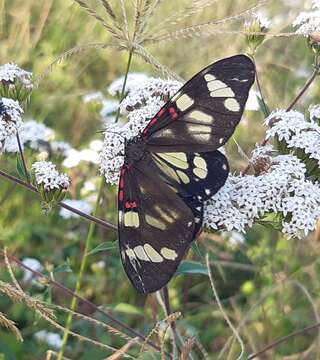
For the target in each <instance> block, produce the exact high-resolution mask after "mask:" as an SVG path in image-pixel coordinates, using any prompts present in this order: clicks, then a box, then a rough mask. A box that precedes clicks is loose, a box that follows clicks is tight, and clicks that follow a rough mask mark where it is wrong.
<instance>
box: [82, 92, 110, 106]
mask: <svg viewBox="0 0 320 360" xmlns="http://www.w3.org/2000/svg"><path fill="white" fill-rule="evenodd" d="M104 99H105V97H104V95H103V94H102V92H101V91H95V92H92V93H89V94H87V95H85V96H84V97H83V102H84V103H91V102H98V103H101V102H102V101H103V100H104Z"/></svg>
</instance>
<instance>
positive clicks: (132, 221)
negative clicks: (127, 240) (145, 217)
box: [123, 211, 140, 228]
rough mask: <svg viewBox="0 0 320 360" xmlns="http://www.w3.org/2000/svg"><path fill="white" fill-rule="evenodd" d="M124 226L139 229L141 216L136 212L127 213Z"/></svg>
mask: <svg viewBox="0 0 320 360" xmlns="http://www.w3.org/2000/svg"><path fill="white" fill-rule="evenodd" d="M123 219H124V221H123V222H124V226H127V227H134V228H137V227H139V224H140V221H139V215H138V213H137V212H135V211H127V212H125V213H124V217H123Z"/></svg>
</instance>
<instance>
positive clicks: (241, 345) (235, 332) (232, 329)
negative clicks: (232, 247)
mask: <svg viewBox="0 0 320 360" xmlns="http://www.w3.org/2000/svg"><path fill="white" fill-rule="evenodd" d="M206 264H207V268H208V274H209V279H210V284H211V288H212V291H213V295H214V297H215V299H216V302H217V304H218V307H219V309H220V311H221V313H222V315H223V317H224V319H225V321H226V323H227V324H228V326H229V327H230V329H231V331H232V332H233V334H234V336H235V337H236V339H237V340H238V342H239V345H240V348H241V353H240V355H239V356H238V357H237V360H241V359H242V357H243V355H244V343H243V341H242V339H241V337H240V335H239V333H238V331H237V330H236V328H235V327H234V325H233V324H232V322H231V320H230V319H229V317H228V315H227V314H226V312H225V311H224V309H223V306H222V304H221V302H220V299H219V295H218V292H217V290H216V287H215V285H214V282H213V277H212V273H211V268H210V262H209V254H206Z"/></svg>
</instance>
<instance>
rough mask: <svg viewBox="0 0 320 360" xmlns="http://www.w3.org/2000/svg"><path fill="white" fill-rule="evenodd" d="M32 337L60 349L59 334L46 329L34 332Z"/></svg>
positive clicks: (60, 339)
mask: <svg viewBox="0 0 320 360" xmlns="http://www.w3.org/2000/svg"><path fill="white" fill-rule="evenodd" d="M34 337H35V338H36V339H37V340H39V341H43V342H46V343H47V344H48V345H49V346H52V347H54V348H56V349H60V348H61V346H62V344H63V340H62V338H61V335H60V334H57V333H54V332H50V331H47V330H40V331H38V332H36V333H35V334H34Z"/></svg>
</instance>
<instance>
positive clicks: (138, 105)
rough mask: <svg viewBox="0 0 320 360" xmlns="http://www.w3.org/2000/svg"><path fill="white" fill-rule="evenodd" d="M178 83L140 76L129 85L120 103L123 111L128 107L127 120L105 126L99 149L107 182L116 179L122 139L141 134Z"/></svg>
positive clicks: (119, 165) (101, 169) (120, 162)
mask: <svg viewBox="0 0 320 360" xmlns="http://www.w3.org/2000/svg"><path fill="white" fill-rule="evenodd" d="M129 79H130V77H129ZM181 85H182V84H181V83H179V82H177V81H170V80H167V81H165V80H161V79H155V78H146V77H144V78H142V79H140V82H139V83H138V84H135V85H134V84H133V83H132V84H130V86H129V88H128V89H127V91H128V94H127V96H126V97H125V98H124V100H123V101H122V102H121V104H120V109H121V112H122V113H126V112H128V110H129V112H128V122H127V123H126V124H124V125H122V124H112V125H109V126H107V128H106V131H105V138H104V144H103V148H102V151H101V152H100V171H101V174H103V175H104V176H105V178H106V181H107V182H108V183H111V184H115V183H116V182H117V181H118V179H119V171H120V168H121V166H122V165H123V162H124V143H125V140H126V139H131V138H133V137H134V136H137V135H138V134H140V133H141V132H142V130H143V129H144V128H145V127H146V126H147V124H148V122H149V121H150V120H151V118H152V117H153V116H154V115H156V113H157V112H158V111H159V110H160V109H161V107H162V106H163V105H164V104H165V98H166V97H171V96H173V95H174V94H175V93H176V92H177V91H178V90H179V89H180V87H181Z"/></svg>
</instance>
